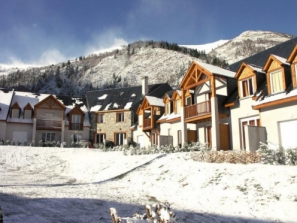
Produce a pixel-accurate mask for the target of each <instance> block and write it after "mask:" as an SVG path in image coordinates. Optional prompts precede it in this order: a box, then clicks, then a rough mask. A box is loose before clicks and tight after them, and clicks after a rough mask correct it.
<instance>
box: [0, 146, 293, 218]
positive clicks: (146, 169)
mask: <svg viewBox="0 0 297 223" xmlns="http://www.w3.org/2000/svg"><path fill="white" fill-rule="evenodd" d="M190 157H191V154H190V153H175V154H167V155H165V154H163V155H162V154H157V155H142V156H124V155H123V153H122V152H101V151H100V150H95V149H77V148H38V147H32V148H31V147H12V146H11V147H8V146H0V205H1V207H2V211H3V213H4V222H5V223H10V222H11V223H12V222H13V223H17V222H111V219H110V215H109V208H110V207H115V208H116V209H117V210H118V213H119V215H120V216H131V215H132V214H133V213H134V212H136V211H141V212H144V210H145V209H144V206H145V204H152V203H155V202H166V201H167V202H169V203H170V204H171V206H172V208H173V210H175V211H176V212H177V214H178V216H179V218H180V221H179V222H297V212H296V210H297V171H296V170H297V169H296V167H293V166H269V165H262V164H251V165H239V164H209V163H199V162H195V161H193V160H192V159H191V158H190Z"/></svg>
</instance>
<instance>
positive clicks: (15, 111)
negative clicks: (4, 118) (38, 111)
mask: <svg viewBox="0 0 297 223" xmlns="http://www.w3.org/2000/svg"><path fill="white" fill-rule="evenodd" d="M20 114H21V107H20V106H19V104H18V103H17V102H15V103H14V104H13V105H12V106H11V113H10V117H11V118H20Z"/></svg>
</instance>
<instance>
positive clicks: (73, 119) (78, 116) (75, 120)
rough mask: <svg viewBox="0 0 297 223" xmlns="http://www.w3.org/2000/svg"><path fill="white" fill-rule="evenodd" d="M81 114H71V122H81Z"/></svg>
mask: <svg viewBox="0 0 297 223" xmlns="http://www.w3.org/2000/svg"><path fill="white" fill-rule="evenodd" d="M80 118H81V116H80V115H72V120H71V121H72V123H81V120H80Z"/></svg>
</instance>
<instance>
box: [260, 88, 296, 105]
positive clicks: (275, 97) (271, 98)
mask: <svg viewBox="0 0 297 223" xmlns="http://www.w3.org/2000/svg"><path fill="white" fill-rule="evenodd" d="M293 96H297V89H293V90H292V91H290V92H289V93H287V92H286V91H283V92H281V93H278V94H274V95H269V96H265V97H264V98H263V99H262V100H261V99H260V100H257V101H255V103H254V106H257V105H261V104H265V103H268V102H272V101H277V100H281V99H285V98H290V97H293Z"/></svg>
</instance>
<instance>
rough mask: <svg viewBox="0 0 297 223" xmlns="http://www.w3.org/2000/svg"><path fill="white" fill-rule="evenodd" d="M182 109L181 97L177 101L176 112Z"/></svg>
mask: <svg viewBox="0 0 297 223" xmlns="http://www.w3.org/2000/svg"><path fill="white" fill-rule="evenodd" d="M180 109H181V100H180V99H179V100H176V101H175V108H174V112H175V114H179V113H180Z"/></svg>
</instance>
